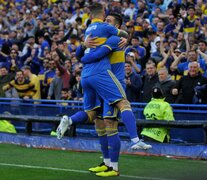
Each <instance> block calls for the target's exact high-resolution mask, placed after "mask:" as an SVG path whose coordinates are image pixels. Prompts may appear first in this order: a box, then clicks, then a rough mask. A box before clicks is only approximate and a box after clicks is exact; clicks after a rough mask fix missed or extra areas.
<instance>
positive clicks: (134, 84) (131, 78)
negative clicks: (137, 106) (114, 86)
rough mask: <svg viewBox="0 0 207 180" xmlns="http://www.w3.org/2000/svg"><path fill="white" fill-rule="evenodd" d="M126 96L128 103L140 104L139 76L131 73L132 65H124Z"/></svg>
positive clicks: (140, 83)
mask: <svg viewBox="0 0 207 180" xmlns="http://www.w3.org/2000/svg"><path fill="white" fill-rule="evenodd" d="M125 82H126V96H127V99H128V101H130V102H140V100H141V98H140V92H141V87H142V79H141V77H140V75H138V74H136V73H135V72H133V69H132V64H131V63H130V62H126V63H125Z"/></svg>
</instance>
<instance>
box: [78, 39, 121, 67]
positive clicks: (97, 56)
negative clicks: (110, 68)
mask: <svg viewBox="0 0 207 180" xmlns="http://www.w3.org/2000/svg"><path fill="white" fill-rule="evenodd" d="M119 42H120V38H118V37H116V36H111V37H110V38H109V39H108V40H107V41H106V43H105V44H104V45H103V46H101V47H100V48H98V49H97V50H96V51H94V52H93V53H85V55H84V57H82V59H81V62H82V63H83V64H89V63H93V62H96V61H100V60H101V59H102V58H103V57H105V56H107V55H108V54H109V53H110V52H112V51H113V50H114V49H115V48H117V46H118V43H119Z"/></svg>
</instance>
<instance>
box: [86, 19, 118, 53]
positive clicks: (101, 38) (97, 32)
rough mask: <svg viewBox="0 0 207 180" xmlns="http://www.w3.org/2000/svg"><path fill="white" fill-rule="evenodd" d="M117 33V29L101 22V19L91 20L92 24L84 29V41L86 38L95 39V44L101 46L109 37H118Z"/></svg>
mask: <svg viewBox="0 0 207 180" xmlns="http://www.w3.org/2000/svg"><path fill="white" fill-rule="evenodd" d="M119 32H120V31H119V30H118V29H117V28H115V27H114V26H112V25H110V24H108V23H105V22H103V21H102V20H101V19H93V20H92V23H91V24H90V25H89V26H88V28H87V29H86V32H85V39H86V38H87V37H88V36H91V37H96V38H97V39H96V43H98V44H99V45H100V46H101V45H102V44H104V43H105V42H106V40H107V39H108V38H109V37H110V36H112V35H115V36H118V35H119ZM91 50H93V49H91Z"/></svg>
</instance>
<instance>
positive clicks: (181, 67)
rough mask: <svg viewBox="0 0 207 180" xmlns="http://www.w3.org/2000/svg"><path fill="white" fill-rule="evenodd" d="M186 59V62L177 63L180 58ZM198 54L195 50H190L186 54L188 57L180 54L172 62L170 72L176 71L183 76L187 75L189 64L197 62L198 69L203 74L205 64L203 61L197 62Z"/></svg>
mask: <svg viewBox="0 0 207 180" xmlns="http://www.w3.org/2000/svg"><path fill="white" fill-rule="evenodd" d="M186 57H187V61H186V62H183V63H179V62H180V60H181V59H182V58H186ZM197 58H198V54H197V52H196V51H195V50H190V51H189V52H188V55H187V54H186V53H185V52H184V53H181V54H180V56H179V57H178V58H177V59H175V60H174V62H173V63H172V64H171V67H170V68H171V70H172V71H173V70H175V69H177V70H178V71H179V72H180V73H182V74H183V75H187V73H188V70H189V66H188V65H189V63H190V62H198V63H199V68H200V72H201V73H202V74H203V73H204V72H205V70H206V64H207V63H206V62H207V61H205V60H203V59H201V60H199V61H198V59H197Z"/></svg>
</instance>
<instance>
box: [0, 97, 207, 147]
mask: <svg viewBox="0 0 207 180" xmlns="http://www.w3.org/2000/svg"><path fill="white" fill-rule="evenodd" d="M35 102H36V103H34V101H33V100H22V99H10V98H0V119H8V120H12V121H13V124H14V125H15V127H16V128H17V129H19V130H20V129H22V131H24V132H26V133H27V134H31V133H33V132H35V131H36V132H39V133H41V132H43V131H45V129H48V130H51V128H52V126H53V125H54V124H58V123H59V121H60V117H58V115H62V114H68V115H72V114H74V113H75V112H77V111H79V110H83V104H82V102H79V101H60V100H59V101H57V100H56V101H55V100H36V101H35ZM63 103H64V104H63ZM66 103H67V104H66ZM145 105H146V103H132V108H133V112H134V114H135V116H136V118H137V119H138V120H137V127H138V130H139V132H140V130H141V129H142V128H143V127H146V126H147V127H149V126H150V127H154V126H156V127H158V126H159V127H168V128H171V131H170V132H171V138H172V139H174V141H176V142H181V143H182V142H192V143H203V142H205V143H207V140H206V136H207V130H206V127H207V119H206V117H207V105H189V104H188V105H183V104H172V107H173V111H174V115H175V119H176V121H154V120H153V121H149V120H147V121H146V120H144V118H143V108H144V107H145ZM5 112H9V113H11V114H10V115H8V114H5ZM85 125H87V124H85ZM85 125H83V126H81V127H74V128H73V132H72V133H71V135H75V134H76V131H77V129H79V128H82V129H84V128H85V127H84V126H85ZM121 125H122V124H121ZM90 127H92V126H91V125H90ZM92 128H93V127H92ZM83 131H84V130H83ZM85 132H88V131H85Z"/></svg>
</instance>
